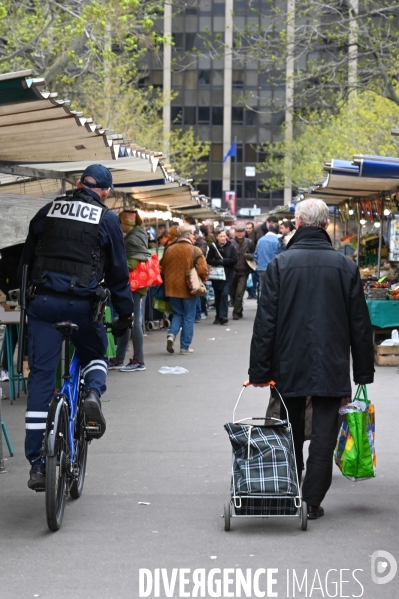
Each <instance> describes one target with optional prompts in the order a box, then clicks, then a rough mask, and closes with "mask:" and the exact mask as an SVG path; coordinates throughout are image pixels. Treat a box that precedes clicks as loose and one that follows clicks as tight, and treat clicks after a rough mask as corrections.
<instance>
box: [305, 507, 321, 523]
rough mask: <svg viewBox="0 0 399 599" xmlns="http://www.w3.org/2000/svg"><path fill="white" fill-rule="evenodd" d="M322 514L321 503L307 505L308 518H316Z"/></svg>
mask: <svg viewBox="0 0 399 599" xmlns="http://www.w3.org/2000/svg"><path fill="white" fill-rule="evenodd" d="M322 516H324V509H323V508H322V507H321V505H308V520H318V518H321V517H322Z"/></svg>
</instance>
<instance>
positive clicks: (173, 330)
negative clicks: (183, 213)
mask: <svg viewBox="0 0 399 599" xmlns="http://www.w3.org/2000/svg"><path fill="white" fill-rule="evenodd" d="M176 232H177V240H176V243H174V244H172V245H170V246H168V248H167V250H166V251H165V253H164V255H163V259H162V275H163V277H164V280H165V294H166V297H168V298H169V302H170V305H171V308H172V310H173V319H172V323H171V326H170V329H169V331H168V335H167V340H166V349H167V351H168V352H169V353H171V354H173V353H174V351H175V350H174V342H175V339H176V337H177V335H178V333H179V331H180V329H181V334H180V353H181V354H183V355H184V354H186V355H189V354H192V353H194V350H193V349H191V347H190V345H191V342H192V340H193V336H194V320H195V313H196V305H197V297H196V295H195V294H193V293H192V291H193V288H192V286H193V283H194V280H193V279H194V278H193V277H192V276H191V275H192V274H193V273H191V275H190V274H189V273H190V271H192V269H193V268H194V269H195V271H196V274H198V277H199V279H200V281H205V279H206V277H207V274H208V269H207V266H206V261H205V258H204V255H203V253H202V252H201V250H200V249H199V248H196V247H194V245H193V243H194V235H193V227H192V226H191V225H181V226H180V227H178V228H177V231H176ZM205 291H206V290H205V288H204V292H205Z"/></svg>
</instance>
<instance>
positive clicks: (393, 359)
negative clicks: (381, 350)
mask: <svg viewBox="0 0 399 599" xmlns="http://www.w3.org/2000/svg"><path fill="white" fill-rule="evenodd" d="M374 357H375V363H376V364H377V366H399V355H396V356H395V355H387V356H384V355H380V354H374Z"/></svg>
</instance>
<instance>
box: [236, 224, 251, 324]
mask: <svg viewBox="0 0 399 599" xmlns="http://www.w3.org/2000/svg"><path fill="white" fill-rule="evenodd" d="M235 231H236V236H235V238H234V239H233V240H232V242H231V243H232V244H233V246H234V247H235V249H236V252H237V258H238V262H237V264H236V265H235V267H234V278H233V282H232V285H231V301H232V304H233V320H238V319H239V318H242V317H243V306H244V294H245V289H246V287H247V279H248V275H249V274H251V273H252V272H253V271H254V270H255V268H256V264H255V262H254V259H253V258H254V256H253V254H254V251H255V248H254V245H253V243H252V241H251V240H250V239H247V238H246V237H245V224H244V223H238V224H237V225H236V226H235Z"/></svg>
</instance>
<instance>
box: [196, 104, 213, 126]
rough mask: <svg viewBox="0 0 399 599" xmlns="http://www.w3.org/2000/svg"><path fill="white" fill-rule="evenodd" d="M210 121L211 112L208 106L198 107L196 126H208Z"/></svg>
mask: <svg viewBox="0 0 399 599" xmlns="http://www.w3.org/2000/svg"><path fill="white" fill-rule="evenodd" d="M210 121H211V111H210V108H209V106H199V107H198V124H199V125H209V123H210Z"/></svg>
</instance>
